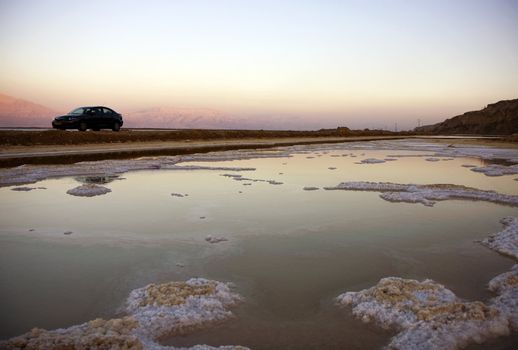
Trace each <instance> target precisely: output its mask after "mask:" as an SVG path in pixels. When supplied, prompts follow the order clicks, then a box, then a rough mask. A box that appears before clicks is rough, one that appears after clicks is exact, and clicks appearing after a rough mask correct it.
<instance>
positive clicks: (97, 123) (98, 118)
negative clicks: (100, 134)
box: [92, 108, 104, 129]
mask: <svg viewBox="0 0 518 350" xmlns="http://www.w3.org/2000/svg"><path fill="white" fill-rule="evenodd" d="M92 110H93V112H94V114H93V119H92V121H93V123H94V126H93V127H94V128H96V129H99V128H102V127H103V124H104V115H103V110H102V108H92Z"/></svg>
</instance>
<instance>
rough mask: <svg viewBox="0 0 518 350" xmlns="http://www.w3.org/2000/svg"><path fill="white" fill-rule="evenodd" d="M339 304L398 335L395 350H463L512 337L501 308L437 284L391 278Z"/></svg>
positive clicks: (344, 297)
mask: <svg viewBox="0 0 518 350" xmlns="http://www.w3.org/2000/svg"><path fill="white" fill-rule="evenodd" d="M337 302H338V303H339V304H340V305H342V306H352V311H353V314H354V315H355V316H356V317H358V318H360V319H361V320H362V321H364V322H374V323H376V324H378V325H379V326H381V327H383V328H385V329H391V330H395V331H398V332H399V333H398V334H396V335H395V336H394V337H393V338H392V339H391V342H390V344H389V345H388V348H390V349H430V350H432V349H437V350H439V349H441V350H443V349H459V348H464V347H466V346H467V345H468V344H470V343H481V342H484V341H485V340H487V339H489V338H493V337H498V336H503V335H508V334H509V321H508V318H507V316H506V315H505V314H503V313H502V312H500V311H499V310H498V309H497V308H496V307H492V306H487V305H485V304H484V303H481V302H465V301H462V300H461V299H459V298H457V297H456V296H455V294H453V292H452V291H450V290H449V289H446V288H445V287H444V286H443V285H441V284H439V283H436V282H434V281H432V280H425V281H422V282H420V281H416V280H412V279H403V278H397V277H387V278H383V279H381V280H380V281H379V282H378V284H377V285H376V286H374V287H372V288H369V289H366V290H363V291H360V292H347V293H344V294H341V295H340V296H338V298H337Z"/></svg>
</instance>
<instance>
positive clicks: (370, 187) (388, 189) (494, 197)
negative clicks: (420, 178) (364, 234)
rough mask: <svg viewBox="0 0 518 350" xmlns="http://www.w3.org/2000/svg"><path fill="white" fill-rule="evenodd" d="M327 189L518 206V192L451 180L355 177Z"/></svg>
mask: <svg viewBox="0 0 518 350" xmlns="http://www.w3.org/2000/svg"><path fill="white" fill-rule="evenodd" d="M324 189H326V190H350V191H374V192H382V194H381V195H380V197H381V198H383V199H384V200H386V201H389V202H406V203H421V204H423V205H425V206H429V207H431V206H433V205H434V204H435V201H442V200H447V199H468V200H475V201H486V202H493V203H498V204H504V205H510V206H518V196H515V195H508V194H502V193H498V192H495V191H485V190H479V189H476V188H471V187H465V186H460V185H450V184H436V185H414V184H397V183H392V182H369V181H352V182H342V183H340V184H339V185H338V186H335V187H324Z"/></svg>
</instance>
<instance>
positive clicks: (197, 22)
mask: <svg viewBox="0 0 518 350" xmlns="http://www.w3.org/2000/svg"><path fill="white" fill-rule="evenodd" d="M0 48H1V49H0V50H1V51H0V53H1V54H0V92H1V93H4V94H8V95H11V96H15V97H18V98H23V99H27V100H30V101H33V102H36V103H40V104H43V105H46V106H49V107H51V108H54V109H56V110H70V109H72V108H73V107H76V106H79V105H89V104H104V105H108V106H111V107H113V108H115V109H117V110H120V111H122V112H124V111H131V110H135V109H139V108H149V107H157V106H170V107H171V106H172V107H179V108H210V109H214V110H217V111H221V112H222V113H224V114H226V115H230V116H234V117H238V118H239V117H243V118H258V119H260V118H276V117H282V118H291V117H293V118H298V119H299V120H300V121H301V123H302V124H303V123H308V124H307V125H311V126H313V125H321V126H322V127H332V126H337V125H347V126H350V127H355V128H359V127H361V128H363V127H379V128H384V127H385V128H391V129H392V128H393V127H394V124H395V123H396V122H397V123H398V125H399V126H400V128H413V127H415V126H416V124H417V119H418V118H420V119H421V120H422V123H423V124H425V123H431V122H436V121H440V120H443V119H444V118H447V117H451V116H454V115H456V114H460V113H463V112H465V111H468V110H473V109H480V108H483V107H484V106H485V105H486V104H488V103H492V102H496V101H498V100H502V99H511V98H518V1H513V0H485V1H479V0H455V1H452V0H446V1H441V0H432V1H388V0H387V1H325V0H321V1H317V0H314V1H304V0H297V1H281V0H276V1H269V0H260V1H245V0H241V1H237V0H236V1H225V0H220V1H217V0H206V1H197V0H185V1H180V0H177V1H174V0H171V1H158V0H155V1H153V0H151V1H123V0H121V1H92V0H90V1H71V0H63V1H46V0H40V1H28V0H10V1H8V0H0Z"/></svg>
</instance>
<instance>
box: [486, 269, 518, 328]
mask: <svg viewBox="0 0 518 350" xmlns="http://www.w3.org/2000/svg"><path fill="white" fill-rule="evenodd" d="M489 290H491V291H492V292H495V293H497V294H499V295H498V296H497V297H496V298H493V299H491V305H492V306H493V307H495V308H497V309H498V310H500V312H502V313H503V314H504V315H506V316H507V317H508V318H509V322H510V324H511V327H512V329H513V330H514V331H518V265H514V266H513V268H512V269H511V271H509V272H505V273H503V274H501V275H498V276H496V277H495V278H493V279H492V280H491V281H489Z"/></svg>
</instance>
